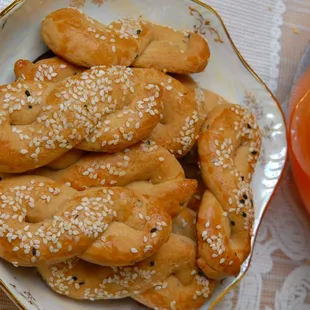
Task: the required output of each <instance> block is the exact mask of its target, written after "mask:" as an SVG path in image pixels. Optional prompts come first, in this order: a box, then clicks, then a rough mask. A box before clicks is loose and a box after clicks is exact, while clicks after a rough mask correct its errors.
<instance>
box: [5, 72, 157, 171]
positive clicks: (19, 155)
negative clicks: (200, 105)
mask: <svg viewBox="0 0 310 310" xmlns="http://www.w3.org/2000/svg"><path fill="white" fill-rule="evenodd" d="M152 72H155V70H153V69H130V68H124V67H94V68H92V69H91V70H89V71H86V72H83V73H82V74H79V75H76V76H73V77H69V78H67V79H65V80H63V81H61V82H58V83H55V84H54V83H47V82H42V83H41V82H34V81H20V82H14V83H12V84H8V85H4V86H1V87H0V103H1V105H0V129H1V131H0V132H1V134H0V143H1V146H2V148H1V150H2V152H0V171H1V172H8V173H12V172H13V173H18V172H24V171H27V170H32V169H34V168H36V167H40V166H44V165H46V164H48V163H50V162H51V161H53V160H55V159H56V158H58V157H60V156H61V155H62V154H64V153H66V152H67V151H68V150H70V149H72V148H73V147H75V146H77V145H79V144H80V143H81V142H82V141H83V139H84V138H86V137H88V136H89V135H90V134H92V133H93V132H95V130H96V128H97V127H98V126H99V125H100V124H101V123H102V122H103V123H106V122H110V121H112V120H113V121H114V122H115V123H113V125H114V126H115V127H118V126H119V125H120V124H122V121H120V120H119V118H118V113H117V112H116V111H117V110H120V111H122V110H123V109H124V107H125V106H127V107H128V109H129V111H130V110H131V109H132V110H139V111H140V112H141V113H140V112H139V114H137V113H135V114H133V115H132V118H133V119H134V120H135V121H134V123H131V124H130V126H129V127H133V128H135V131H134V135H132V136H131V137H130V138H128V137H123V136H122V137H118V138H117V139H116V138H115V140H117V141H115V143H116V142H117V143H118V144H119V147H120V148H121V149H122V148H125V147H126V146H128V145H132V144H133V143H134V139H133V137H135V139H136V140H137V141H139V140H140V139H141V138H143V137H145V136H147V135H148V134H149V133H150V132H151V131H152V129H153V128H154V127H155V126H156V125H157V124H158V122H159V120H160V114H161V109H162V103H161V96H160V92H159V88H158V87H157V86H156V85H154V84H149V83H147V82H145V81H143V80H144V79H143V76H147V75H148V74H152ZM113 112H116V113H113ZM107 114H108V115H107ZM105 115H107V116H106V117H107V118H112V119H110V120H109V121H108V120H107V119H105ZM138 123H139V124H140V128H139V130H138V129H136V125H137V124H138ZM106 129H109V127H108V126H106Z"/></svg>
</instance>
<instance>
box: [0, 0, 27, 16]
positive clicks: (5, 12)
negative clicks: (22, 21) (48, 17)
mask: <svg viewBox="0 0 310 310" xmlns="http://www.w3.org/2000/svg"><path fill="white" fill-rule="evenodd" d="M23 1H24V0H15V1H13V2H12V3H11V4H10V5H9V6H7V7H6V8H5V9H3V10H2V11H0V19H1V18H3V17H4V16H5V15H7V14H8V13H10V12H11V11H12V10H13V9H14V8H15V7H16V6H17V5H19V4H20V3H22V2H23Z"/></svg>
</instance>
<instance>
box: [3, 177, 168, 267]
mask: <svg viewBox="0 0 310 310" xmlns="http://www.w3.org/2000/svg"><path fill="white" fill-rule="evenodd" d="M0 193H1V196H0V202H1V210H0V211H1V212H0V213H1V215H0V218H1V219H0V238H1V239H0V244H1V246H0V248H1V256H2V257H3V258H4V259H6V260H8V261H10V262H12V263H14V264H18V265H21V266H37V265H40V264H42V263H57V262H60V261H64V260H66V259H68V258H70V257H74V256H81V257H84V258H87V259H88V260H90V261H93V262H96V263H99V264H100V263H101V259H100V258H101V256H102V257H103V258H104V256H105V252H107V254H109V251H111V250H112V251H114V254H115V256H116V257H117V255H120V256H121V255H123V263H124V264H125V263H126V264H130V263H134V262H136V261H138V260H142V259H145V258H146V257H148V256H150V255H152V254H153V253H155V252H157V251H158V249H159V248H160V246H161V245H162V244H163V243H164V242H166V240H167V238H168V235H169V232H170V227H171V217H170V216H169V215H168V213H167V212H165V211H164V210H163V209H162V208H161V207H160V200H156V199H151V200H149V199H146V198H145V197H144V196H143V195H140V194H137V193H135V192H134V191H132V190H129V189H125V188H117V187H115V188H93V189H88V190H86V191H83V192H76V191H75V190H73V189H72V188H69V187H66V186H64V185H62V183H56V182H54V181H52V180H50V179H48V178H44V177H38V176H21V177H15V178H12V179H7V180H4V181H3V182H1V184H0ZM166 198H168V197H166ZM140 214H141V215H142V218H141V216H140ZM115 221H117V222H120V223H124V224H125V225H128V226H129V227H130V228H131V229H132V231H133V233H136V234H137V233H139V231H141V232H142V233H139V235H138V236H139V238H140V242H139V244H138V245H139V247H137V248H134V249H127V251H125V250H124V249H123V251H125V253H120V254H118V253H117V252H116V251H115V250H117V247H116V248H113V247H112V249H111V245H110V244H109V242H108V240H105V238H102V236H104V232H105V231H107V230H108V229H109V226H110V225H111V224H112V223H113V222H115ZM112 230H113V228H112ZM128 237H130V236H128ZM120 249H121V245H120ZM89 251H90V252H91V253H92V254H93V255H90V254H89ZM96 260H98V261H96Z"/></svg>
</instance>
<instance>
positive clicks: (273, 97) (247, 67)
mask: <svg viewBox="0 0 310 310" xmlns="http://www.w3.org/2000/svg"><path fill="white" fill-rule="evenodd" d="M191 1H193V2H195V3H196V4H198V5H200V6H202V7H204V8H206V9H207V10H209V11H211V12H212V13H213V14H215V15H216V17H217V18H218V19H219V20H220V22H221V24H222V27H223V29H224V31H225V33H226V35H227V37H228V39H229V41H230V43H231V45H232V47H233V49H234V51H235V53H236V54H237V55H238V57H239V59H240V61H241V62H242V64H243V65H244V66H245V68H246V69H247V70H248V71H249V72H250V73H251V74H252V75H253V77H254V78H255V79H256V80H257V81H258V82H259V83H260V84H261V85H262V86H263V87H264V88H265V89H266V90H267V92H268V93H269V94H270V96H271V97H272V99H273V100H274V101H275V102H276V104H277V105H278V108H279V111H280V112H281V114H282V119H283V123H284V125H285V127H286V128H287V123H286V119H285V116H284V112H283V110H282V108H281V105H280V103H279V102H278V100H277V98H276V97H275V96H274V94H273V93H272V92H271V90H270V89H269V88H268V86H267V85H266V84H265V83H264V82H263V81H262V80H261V78H260V77H259V76H258V75H257V74H256V73H255V71H254V70H253V69H252V68H251V67H250V65H249V64H248V63H247V62H246V61H245V59H244V58H243V57H242V55H241V54H240V52H239V50H238V49H237V47H236V45H235V43H234V42H233V40H232V38H231V37H230V34H229V32H228V30H227V28H226V26H225V24H224V22H223V20H222V18H221V16H220V15H219V14H218V13H217V11H216V10H215V9H213V8H212V7H211V6H209V5H208V4H206V3H203V2H201V1H199V0H191ZM286 142H287V152H286V154H285V163H284V167H283V169H282V172H281V175H280V177H279V179H278V182H277V184H276V186H275V189H274V191H273V193H272V194H271V196H270V198H269V200H268V202H267V204H266V207H265V210H264V212H263V214H262V217H261V220H260V223H259V224H258V227H257V231H258V230H259V227H260V225H261V223H262V220H263V218H264V216H265V214H266V211H267V209H268V208H269V206H270V202H271V200H272V198H273V197H274V195H275V193H276V191H277V190H278V188H279V185H280V183H281V181H282V179H283V176H284V172H285V169H286V167H287V163H288V132H287V130H286ZM256 236H257V235H256ZM255 238H256V237H255ZM255 238H254V241H253V244H254V242H255ZM252 256H253V253H252V254H251V256H250V260H249V263H248V266H247V268H246V270H245V271H244V272H243V273H242V275H241V276H240V277H239V278H238V279H237V280H236V282H234V283H233V284H232V285H231V286H229V287H228V288H227V289H226V290H225V291H223V292H222V293H221V295H220V296H219V297H218V298H217V299H216V300H215V301H214V302H213V303H212V304H211V305H210V306H209V309H213V308H214V307H215V306H216V305H217V304H218V303H219V302H220V301H221V300H222V299H223V297H224V296H225V295H226V294H227V293H228V292H229V291H230V290H232V289H233V288H234V287H235V286H236V285H237V284H239V282H240V281H241V280H242V279H243V277H244V276H245V274H246V272H247V271H248V269H249V267H250V263H251V260H252Z"/></svg>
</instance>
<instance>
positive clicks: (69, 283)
mask: <svg viewBox="0 0 310 310" xmlns="http://www.w3.org/2000/svg"><path fill="white" fill-rule="evenodd" d="M38 270H39V272H40V274H41V275H42V277H43V279H44V280H45V281H46V283H47V284H48V285H49V286H50V287H51V288H52V289H53V290H54V291H56V292H57V293H59V294H62V295H66V296H69V297H71V298H75V299H90V300H98V299H118V298H125V297H132V298H134V299H137V300H141V301H142V302H143V303H145V304H147V305H149V306H151V307H152V308H155V307H160V308H161V309H162V306H164V305H165V304H167V300H168V301H169V303H168V305H169V304H170V300H171V301H173V300H174V299H173V298H175V301H176V303H177V302H179V303H180V305H179V306H178V309H196V308H199V307H200V306H201V305H202V304H203V303H204V302H205V300H206V298H209V297H210V292H211V290H212V289H213V283H209V281H208V280H207V279H206V278H205V277H203V276H199V275H197V273H198V269H197V264H196V244H195V242H194V241H192V240H191V239H189V238H186V237H183V236H178V235H174V234H172V235H171V237H170V238H169V240H168V242H167V243H165V244H164V245H163V246H162V247H161V248H160V250H159V251H158V252H157V253H156V254H154V255H153V256H151V257H149V258H148V259H146V260H144V261H141V262H139V263H137V264H136V265H135V266H132V267H118V268H117V267H114V268H110V267H101V266H98V265H93V264H90V263H87V262H85V261H83V260H80V259H78V258H73V259H70V260H67V261H65V262H62V263H59V264H57V265H40V266H39V267H38ZM154 286H155V289H153V287H154ZM140 292H142V293H140ZM143 292H145V293H143ZM156 292H158V294H156ZM166 292H168V293H170V292H171V295H169V294H167V293H166ZM152 294H156V295H158V296H161V298H160V299H159V300H156V299H155V300H154V301H153V300H152V296H150V295H152ZM184 302H186V303H184ZM153 303H155V305H154V304H153ZM161 305H162V306H161ZM180 306H182V307H180Z"/></svg>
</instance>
